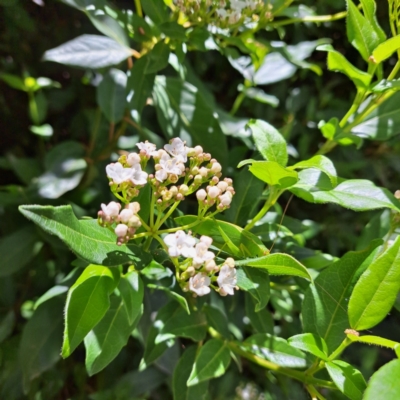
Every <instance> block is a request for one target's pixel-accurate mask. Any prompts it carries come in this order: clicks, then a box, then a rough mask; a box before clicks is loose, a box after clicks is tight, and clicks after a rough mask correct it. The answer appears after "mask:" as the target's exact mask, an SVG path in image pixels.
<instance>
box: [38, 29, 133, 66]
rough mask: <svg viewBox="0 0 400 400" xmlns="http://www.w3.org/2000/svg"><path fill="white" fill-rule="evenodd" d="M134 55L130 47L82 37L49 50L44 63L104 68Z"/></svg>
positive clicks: (108, 39) (104, 39) (99, 37)
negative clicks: (51, 62) (52, 62)
mask: <svg viewBox="0 0 400 400" xmlns="http://www.w3.org/2000/svg"><path fill="white" fill-rule="evenodd" d="M131 55H132V52H131V49H130V48H129V47H126V46H123V45H121V44H120V43H118V42H116V41H115V40H114V39H111V38H108V37H106V36H99V35H81V36H79V37H77V38H75V39H73V40H70V41H69V42H66V43H64V44H62V45H61V46H58V47H56V48H54V49H51V50H47V51H46V52H45V53H44V55H43V60H44V61H54V62H57V63H60V64H65V65H71V66H74V67H81V68H92V69H97V68H104V67H110V66H112V65H116V64H119V63H120V62H121V61H124V60H126V59H127V58H128V57H130V56H131Z"/></svg>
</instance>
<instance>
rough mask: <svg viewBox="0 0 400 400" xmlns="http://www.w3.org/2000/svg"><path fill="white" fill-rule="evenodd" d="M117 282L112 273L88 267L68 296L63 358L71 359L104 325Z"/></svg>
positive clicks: (94, 266)
mask: <svg viewBox="0 0 400 400" xmlns="http://www.w3.org/2000/svg"><path fill="white" fill-rule="evenodd" d="M115 286H116V282H115V279H114V274H113V272H112V271H111V270H110V269H109V268H107V267H102V266H100V265H89V266H88V267H87V268H86V269H85V270H84V271H83V273H82V275H81V276H80V277H79V279H78V280H77V281H76V282H75V284H74V285H73V286H72V287H71V289H70V290H69V292H68V297H67V303H66V305H65V330H64V342H63V346H62V356H63V357H64V358H65V357H68V356H69V355H70V354H71V353H72V352H73V351H74V350H75V349H76V347H77V346H78V345H79V344H80V343H81V342H82V340H83V339H84V337H85V336H86V335H87V334H88V333H89V332H90V331H91V330H92V329H93V328H94V327H95V326H96V325H97V324H98V323H99V322H100V321H101V319H102V318H103V317H104V315H105V313H106V312H107V310H108V308H109V307H110V299H109V295H110V293H111V292H112V291H113V290H114V288H115Z"/></svg>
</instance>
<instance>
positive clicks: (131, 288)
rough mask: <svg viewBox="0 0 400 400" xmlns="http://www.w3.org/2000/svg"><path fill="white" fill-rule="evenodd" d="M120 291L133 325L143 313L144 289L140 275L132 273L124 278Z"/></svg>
mask: <svg viewBox="0 0 400 400" xmlns="http://www.w3.org/2000/svg"><path fill="white" fill-rule="evenodd" d="M118 290H119V293H120V296H121V300H122V303H123V305H124V307H125V310H126V314H127V316H128V321H129V324H130V325H132V324H133V322H134V321H135V320H136V319H137V317H138V315H139V314H141V312H142V303H143V293H144V288H143V282H142V280H141V279H140V276H139V273H138V272H136V271H132V272H129V273H128V274H126V275H125V276H124V277H122V278H121V280H120V281H119V284H118Z"/></svg>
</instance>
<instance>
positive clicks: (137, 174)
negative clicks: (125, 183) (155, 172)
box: [130, 164, 148, 185]
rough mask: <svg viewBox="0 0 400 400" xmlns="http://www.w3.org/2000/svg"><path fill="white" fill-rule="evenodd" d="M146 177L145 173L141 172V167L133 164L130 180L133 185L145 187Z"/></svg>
mask: <svg viewBox="0 0 400 400" xmlns="http://www.w3.org/2000/svg"><path fill="white" fill-rule="evenodd" d="M147 177H148V174H147V172H144V171H142V167H141V166H140V165H139V164H135V165H134V166H133V167H132V173H131V178H130V179H131V181H132V182H133V183H134V184H135V185H145V184H146V183H147Z"/></svg>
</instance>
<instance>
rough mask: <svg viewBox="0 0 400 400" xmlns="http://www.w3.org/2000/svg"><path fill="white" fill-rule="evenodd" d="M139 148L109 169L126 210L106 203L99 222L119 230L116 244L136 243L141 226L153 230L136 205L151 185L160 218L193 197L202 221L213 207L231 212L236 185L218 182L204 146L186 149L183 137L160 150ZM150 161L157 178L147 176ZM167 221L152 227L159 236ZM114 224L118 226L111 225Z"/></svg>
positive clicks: (214, 164)
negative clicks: (229, 209)
mask: <svg viewBox="0 0 400 400" xmlns="http://www.w3.org/2000/svg"><path fill="white" fill-rule="evenodd" d="M136 146H137V147H138V149H139V152H132V153H128V154H124V155H122V156H121V157H120V158H119V159H118V161H117V162H116V163H111V164H109V165H107V167H106V173H107V177H108V179H109V185H110V188H111V191H112V192H113V193H114V195H115V196H116V197H117V198H118V199H120V200H121V201H122V202H123V203H124V204H126V206H125V209H124V210H122V211H121V213H119V212H120V209H121V205H120V204H118V203H116V202H111V203H110V204H108V205H107V206H106V205H104V204H103V205H102V210H101V211H99V214H98V215H99V223H100V225H102V226H105V227H108V228H112V229H114V228H115V233H116V235H117V237H118V239H117V243H118V244H122V243H124V242H126V241H127V240H130V239H132V238H133V236H134V235H135V232H136V229H137V228H138V227H140V226H141V225H143V226H144V227H145V228H146V230H150V229H149V228H148V227H147V226H146V224H144V221H142V220H141V219H140V216H139V215H138V211H139V208H138V207H139V205H138V203H132V200H133V199H134V198H135V197H137V196H138V195H139V193H140V189H142V188H143V186H144V185H147V184H149V185H150V186H151V188H152V200H151V202H152V204H153V205H154V206H155V207H156V208H157V215H158V216H161V215H162V213H163V212H165V210H166V209H167V208H168V207H171V206H172V205H173V204H175V205H177V203H179V202H180V201H182V200H184V199H185V196H187V195H190V194H192V193H194V192H196V197H197V199H198V201H199V217H204V216H206V213H207V211H208V210H209V209H210V208H211V207H213V206H214V205H215V209H216V211H215V212H221V211H224V210H226V209H227V208H229V206H230V204H231V201H232V197H233V195H234V194H235V191H234V189H233V187H232V180H231V179H229V178H225V179H223V180H220V178H221V176H222V167H221V165H220V164H219V163H218V162H217V160H216V159H214V158H212V157H211V155H210V154H209V153H205V152H204V151H203V148H202V147H201V146H196V147H193V148H192V147H188V146H186V143H185V142H183V141H182V140H181V139H179V138H174V139H172V140H171V141H170V143H169V144H166V145H165V146H164V148H163V149H157V148H156V145H155V144H153V143H149V142H147V141H146V142H141V143H138V144H137V145H136ZM150 160H152V161H153V162H154V172H153V173H148V172H146V169H148V167H149V166H148V163H149V161H150ZM205 185H206V186H205ZM202 187H204V188H202ZM132 204H135V206H132ZM118 207H119V208H118ZM131 209H132V211H133V214H132V215H130V216H129V218H128V211H129V210H131ZM134 210H136V211H134ZM129 212H130V211H129ZM215 212H214V213H215ZM150 213H154V210H150ZM153 222H154V221H153ZM163 222H164V220H163V219H162V218H158V219H157V221H156V225H157V223H158V224H159V225H157V226H151V228H153V229H152V230H153V231H157V230H158V229H159V228H160V226H161V225H162V223H163ZM116 223H117V224H118V226H117V227H115V226H114V225H113V224H116Z"/></svg>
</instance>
